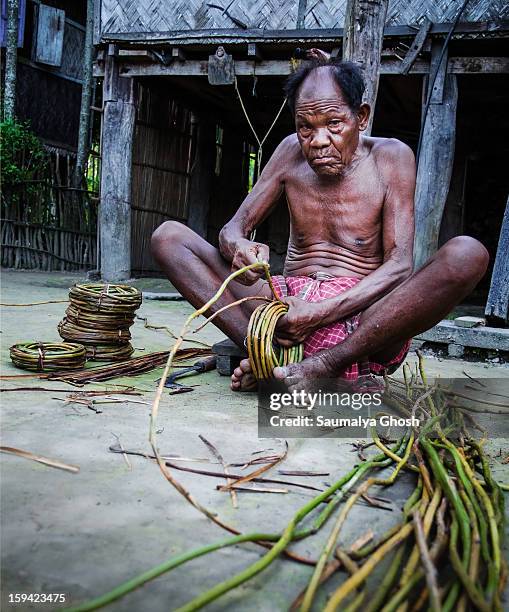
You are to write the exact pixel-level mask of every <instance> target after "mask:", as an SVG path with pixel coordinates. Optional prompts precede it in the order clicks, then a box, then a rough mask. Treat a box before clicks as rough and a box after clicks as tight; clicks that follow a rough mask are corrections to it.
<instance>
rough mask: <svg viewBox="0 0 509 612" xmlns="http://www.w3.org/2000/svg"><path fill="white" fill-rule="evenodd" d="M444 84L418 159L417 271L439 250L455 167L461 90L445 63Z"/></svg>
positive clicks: (430, 113) (431, 108)
mask: <svg viewBox="0 0 509 612" xmlns="http://www.w3.org/2000/svg"><path fill="white" fill-rule="evenodd" d="M435 56H436V54H435ZM442 80H443V83H444V86H443V96H442V97H441V98H440V99H441V100H442V101H441V102H439V101H437V102H435V101H432V102H431V104H430V105H429V108H428V112H427V116H426V118H425V119H424V128H423V134H422V142H421V148H420V155H419V159H418V168H417V184H416V193H415V240H414V265H415V268H416V269H419V268H420V267H421V266H423V265H424V264H425V263H426V262H427V261H428V259H429V258H430V257H431V256H432V255H433V254H434V253H435V252H436V250H437V248H438V237H439V233H440V224H441V222H442V216H443V212H444V207H445V202H446V200H447V194H448V192H449V185H450V181H451V175H452V168H453V163H454V148H455V140H456V107H457V102H458V86H457V83H456V76H454V75H451V74H450V75H447V76H446V75H445V62H443V63H442V64H441V74H439V75H438V76H437V79H436V82H439V83H440V82H442ZM437 99H438V95H437ZM425 105H426V102H424V106H425Z"/></svg>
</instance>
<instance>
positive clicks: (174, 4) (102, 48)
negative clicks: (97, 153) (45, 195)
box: [94, 0, 509, 320]
mask: <svg viewBox="0 0 509 612" xmlns="http://www.w3.org/2000/svg"><path fill="white" fill-rule="evenodd" d="M361 4H362V2H361ZM346 8H347V2H346V0H341V1H339V2H338V1H332V0H318V1H316V0H287V1H284V2H274V1H273V0H234V1H231V0H230V1H227V0H221V1H220V2H219V1H216V2H214V3H212V2H205V1H201V0H191V1H186V2H183V1H182V0H169V1H164V2H163V1H161V0H141V1H140V2H131V1H128V0H97V3H96V11H95V32H94V36H95V44H96V45H97V49H98V55H97V62H96V66H95V74H96V76H98V77H100V78H102V79H103V124H102V183H101V207H100V225H101V233H100V243H101V258H100V261H101V271H102V274H103V278H105V279H109V280H114V279H122V278H127V277H129V275H130V274H131V273H136V274H139V273H142V274H157V273H158V270H157V267H156V265H155V263H154V262H153V261H152V258H151V256H150V253H149V240H150V236H151V233H152V231H153V229H154V228H155V227H157V226H158V225H159V224H160V223H161V222H163V221H164V220H166V219H177V220H180V221H182V222H184V223H188V224H189V225H190V226H191V227H193V228H194V229H195V230H196V231H198V232H199V233H201V234H202V235H204V236H206V237H207V238H208V239H209V240H210V241H211V242H215V241H217V234H218V230H219V229H220V228H221V226H222V224H223V223H224V222H225V221H226V220H227V219H228V218H229V217H230V216H231V215H232V214H233V212H234V211H235V210H236V208H237V207H238V205H239V204H240V202H241V201H242V198H243V196H244V195H245V194H246V193H247V190H248V189H249V186H250V184H251V183H252V180H253V176H256V171H257V168H256V160H257V153H258V142H257V141H261V140H262V139H263V137H264V135H265V134H266V132H267V130H268V128H269V127H270V126H271V125H272V123H273V121H274V119H275V117H276V116H277V114H278V112H279V110H280V108H281V105H282V102H283V93H282V84H283V81H284V78H285V77H286V76H287V75H288V74H290V72H291V71H292V69H293V68H294V65H295V61H294V60H292V57H293V56H294V55H295V49H296V48H301V49H309V48H312V47H319V48H322V49H324V50H327V51H329V52H331V53H333V54H336V55H341V48H342V37H343V24H344V20H345V11H346ZM383 36H384V39H383V48H382V54H381V68H380V74H381V77H380V86H379V91H378V99H377V104H376V109H375V115H374V125H373V131H372V133H373V135H378V136H387V137H396V138H399V139H401V140H403V141H405V142H406V143H407V144H409V145H410V146H411V147H412V148H413V149H414V151H416V152H417V149H419V176H418V194H417V200H416V208H417V223H418V232H417V236H418V238H417V241H416V252H417V257H418V258H419V257H420V258H422V257H425V256H426V254H427V253H429V252H432V250H433V249H434V248H436V245H437V242H439V243H440V242H443V241H445V240H447V239H448V238H450V237H452V236H454V235H458V234H461V233H464V232H466V233H469V234H471V235H473V236H476V237H478V238H480V239H481V240H482V241H483V242H484V243H485V244H486V245H487V247H488V248H489V250H490V253H491V254H492V259H493V261H494V260H495V255H496V251H497V244H498V239H499V235H500V230H501V227H502V219H503V215H504V209H505V205H506V199H507V193H508V190H509V175H508V173H507V171H506V170H505V163H506V162H505V161H504V158H505V159H507V155H506V154H507V148H508V145H507V142H508V140H507V127H508V123H509V122H508V119H507V96H506V92H507V85H508V76H507V75H508V72H509V59H508V57H507V55H508V47H507V38H508V36H509V7H508V5H507V3H506V2H505V0H491V1H490V0H469V1H468V2H467V3H465V2H464V0H449V1H447V2H445V1H444V0H428V1H426V2H418V1H412V2H408V1H406V2H405V1H403V0H390V2H389V7H388V11H387V18H386V22H385V29H384V32H383ZM430 75H431V76H432V80H433V83H432V87H433V88H432V91H431V93H430V95H429V96H428V95H427V89H428V87H429V81H430ZM241 100H242V102H241ZM423 118H424V120H423ZM249 121H250V122H251V124H252V126H253V129H254V131H255V132H256V134H257V137H255V135H254V133H253V129H251V128H250V126H249ZM292 131H293V123H292V118H291V116H290V113H289V111H288V109H287V108H284V109H283V110H282V112H281V113H280V115H279V117H278V119H277V121H276V122H275V124H274V125H273V127H272V130H271V131H270V133H269V135H268V136H267V138H266V140H265V142H264V143H263V154H262V158H261V164H262V165H263V163H264V162H265V161H266V160H267V159H268V157H269V156H270V154H271V152H272V151H273V149H274V148H275V146H276V145H277V143H278V142H279V141H280V140H281V139H282V138H283V137H284V136H285V135H287V134H289V133H290V132H292ZM502 134H505V135H506V136H505V137H503V136H502ZM419 143H420V145H419ZM506 225H507V223H506ZM505 231H506V232H509V228H508V229H506V230H505ZM258 238H259V239H260V240H264V241H267V242H268V243H269V244H270V246H271V249H272V251H273V264H274V266H275V267H276V268H277V267H278V266H281V263H282V261H283V259H284V255H285V248H286V240H287V211H286V207H285V206H284V205H283V204H282V205H281V206H280V207H278V209H277V210H276V212H275V213H274V214H273V215H272V216H271V217H270V218H269V219H268V220H267V221H266V222H264V224H263V225H262V226H261V227H260V228H259V233H258ZM498 267H499V268H500V269H501V270H502V271H501V272H499V273H501V274H504V273H505V274H506V275H507V274H508V272H507V270H506V269H505V268H504V266H503V265H502V266H501V265H499V266H498ZM504 270H505V271H504ZM490 277H491V275H490ZM490 277H487V279H486V280H485V281H484V282H483V284H481V286H480V288H479V296H478V299H479V300H483V301H484V303H485V302H486V297H487V293H488V289H489V287H490ZM495 285H496V283H495ZM497 299H500V296H498V297H497ZM503 303H504V302H503V299H502V311H503V308H504V306H503ZM502 311H501V310H500V308H499V309H498V310H497V312H493V313H492V314H494V315H495V316H497V317H499V319H500V320H503V319H504V318H505V319H507V296H506V297H505V314H504V312H502Z"/></svg>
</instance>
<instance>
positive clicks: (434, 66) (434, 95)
mask: <svg viewBox="0 0 509 612" xmlns="http://www.w3.org/2000/svg"><path fill="white" fill-rule="evenodd" d="M442 47H443V43H442V41H440V40H436V41H433V43H432V45H431V63H430V71H429V72H430V78H432V75H433V74H435V72H436V78H435V81H434V83H433V90H432V92H431V104H442V102H443V99H444V85H445V79H446V75H447V59H448V50H447V49H446V50H445V53H444V55H443V57H442V61H441V62H440V65H438V60H439V59H440V55H441V54H442ZM426 95H429V94H428V93H427V94H426Z"/></svg>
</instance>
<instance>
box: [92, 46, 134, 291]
mask: <svg viewBox="0 0 509 612" xmlns="http://www.w3.org/2000/svg"><path fill="white" fill-rule="evenodd" d="M103 105H104V113H103V123H102V136H101V200H100V206H99V230H100V245H101V257H100V266H101V276H102V279H103V280H104V281H107V282H110V281H111V282H116V281H121V280H126V279H128V278H129V277H130V274H131V170H132V145H133V135H134V120H135V113H136V110H135V104H134V82H133V79H125V78H124V79H121V78H119V66H118V58H117V56H116V54H115V49H109V52H108V55H107V56H106V59H105V75H104V82H103Z"/></svg>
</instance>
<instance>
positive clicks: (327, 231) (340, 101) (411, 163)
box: [152, 61, 488, 390]
mask: <svg viewBox="0 0 509 612" xmlns="http://www.w3.org/2000/svg"><path fill="white" fill-rule="evenodd" d="M363 91H364V83H363V79H362V75H361V73H360V71H359V69H358V68H357V67H356V66H355V65H353V64H348V63H339V62H335V63H334V62H329V61H328V62H323V61H321V62H320V61H314V62H311V63H307V64H305V65H304V66H302V67H301V68H300V69H299V70H298V71H297V72H296V73H294V74H293V75H292V76H291V77H290V78H289V79H288V82H287V85H286V92H287V95H288V101H289V105H290V107H291V109H292V111H293V113H294V116H295V130H296V133H294V134H291V135H290V136H288V137H287V138H285V139H284V140H283V141H282V142H281V144H280V145H279V146H278V147H277V149H276V150H275V152H274V154H273V155H272V157H271V159H270V160H269V162H268V163H267V165H266V166H265V168H264V169H263V172H262V174H261V176H260V179H259V180H258V182H257V183H256V185H255V186H254V188H253V190H252V191H251V193H250V194H249V195H248V196H247V197H246V199H245V200H244V202H243V203H242V204H241V206H240V208H239V209H238V211H237V213H236V214H235V216H234V217H233V219H232V220H231V221H229V222H228V223H227V224H226V225H225V226H224V228H223V229H222V230H221V233H220V237H219V250H218V249H216V248H214V247H213V246H211V245H210V244H208V243H207V242H206V241H205V240H204V239H203V238H201V237H200V236H198V235H196V234H195V233H194V232H192V231H191V230H190V229H189V228H188V227H186V226H184V225H181V224H179V223H176V222H173V221H167V222H166V223H164V224H163V225H161V226H160V227H159V228H158V229H157V230H156V231H155V233H154V235H153V239H152V248H153V253H154V256H155V258H156V259H157V261H158V262H159V264H160V265H161V267H162V269H163V270H164V271H165V272H166V274H167V276H168V278H169V279H170V281H171V282H172V283H173V284H174V285H175V287H177V289H178V290H179V291H180V292H181V293H182V295H183V296H184V297H185V298H186V299H187V300H189V302H191V304H192V305H193V306H195V307H199V306H202V305H203V304H204V302H206V301H207V300H208V299H209V298H210V297H211V296H212V295H213V294H214V293H215V292H216V290H217V288H218V287H219V285H220V284H221V282H222V281H223V280H224V278H226V277H227V276H228V275H229V274H230V273H231V271H232V270H236V269H239V268H241V267H243V266H245V265H247V264H250V263H253V262H255V261H256V260H257V259H260V258H261V259H264V260H267V261H268V259H269V248H268V247H267V246H266V245H264V244H260V243H257V242H252V241H250V240H249V236H250V234H251V232H252V230H253V229H255V228H256V227H257V226H258V225H259V224H260V223H261V222H262V221H263V220H264V219H265V218H266V217H267V216H268V215H269V214H270V212H271V210H272V209H273V208H274V206H275V205H276V203H277V202H278V200H279V198H280V196H281V195H282V194H283V193H284V194H285V195H286V199H287V202H288V207H289V210H290V240H289V243H288V253H287V256H286V262H285V267H284V276H281V277H275V285H276V288H277V290H278V292H279V294H280V296H281V298H282V299H283V300H284V301H285V302H286V303H287V304H288V305H289V310H288V312H287V314H286V315H285V316H284V317H282V318H281V319H280V321H279V323H278V326H277V329H276V339H277V340H278V341H279V343H280V344H282V345H286V346H288V345H292V344H294V343H299V342H304V357H305V358H304V360H303V361H302V362H301V363H298V364H293V365H290V366H287V367H284V368H276V369H275V370H274V374H275V376H276V377H277V378H279V379H281V380H282V381H283V382H284V383H285V384H286V385H287V386H288V387H289V388H290V389H292V388H305V387H306V386H309V385H308V383H312V381H313V380H314V379H317V378H322V379H323V378H328V379H330V378H343V379H347V380H350V381H355V380H356V379H358V378H359V376H363V375H365V374H368V375H370V374H383V373H384V372H386V371H387V370H389V371H393V370H394V369H396V368H397V366H398V365H400V364H401V363H402V361H403V359H404V357H405V355H406V352H407V350H408V346H409V339H410V338H412V336H414V335H416V334H419V333H421V332H423V331H425V330H427V329H429V328H430V327H432V326H433V325H435V324H436V323H438V322H439V321H440V320H441V319H442V318H443V317H444V316H445V315H447V313H449V312H450V310H451V309H452V308H453V307H454V306H456V304H458V303H459V302H460V301H461V300H462V299H463V298H464V297H465V296H467V295H468V294H469V293H470V292H471V291H472V290H473V288H474V287H475V286H476V284H477V283H478V282H479V280H480V279H481V278H482V276H483V275H484V273H485V271H486V268H487V265H488V253H487V251H486V249H485V248H484V247H483V246H482V245H481V244H480V243H479V242H478V241H477V240H475V239H473V238H470V237H467V236H459V237H456V238H453V239H452V240H450V241H449V242H447V244H445V245H444V246H443V247H442V248H441V249H440V250H439V251H438V252H437V253H436V254H435V255H434V256H433V257H432V258H431V259H430V260H429V261H428V262H427V263H426V265H424V266H423V267H422V268H421V269H420V270H417V271H416V272H413V271H412V246H413V240H414V190H415V175H416V172H415V160H414V155H413V153H412V151H411V150H410V148H409V147H408V146H406V145H405V144H403V143H402V142H400V141H399V140H395V139H392V138H371V137H366V136H363V135H362V132H363V130H365V129H366V125H367V122H368V117H369V113H370V108H369V106H368V105H367V104H362V94H363ZM262 277H263V273H262V272H258V271H250V272H248V273H246V274H245V276H244V277H243V278H238V280H237V281H233V282H232V283H230V285H229V289H228V290H227V291H226V292H225V294H224V295H223V297H222V299H221V300H220V301H219V302H218V303H217V304H216V305H215V307H214V310H217V309H219V308H220V307H222V306H225V305H226V304H229V303H231V302H233V301H234V300H238V299H239V298H243V297H246V296H252V295H264V296H270V295H271V293H270V290H269V287H268V284H267V282H266V281H265V280H263V278H262ZM258 305H259V302H256V301H252V302H244V303H243V304H242V305H241V306H238V307H235V308H234V309H230V310H227V311H226V312H225V313H224V314H221V315H219V316H218V317H217V318H216V319H215V323H216V325H217V326H218V327H219V328H220V329H221V330H222V331H223V332H224V333H225V334H226V335H227V336H229V337H230V338H231V339H232V340H233V341H234V342H235V343H236V344H237V345H238V346H240V347H242V346H244V339H245V337H246V330H247V326H248V321H249V317H250V315H251V313H252V311H253V310H254V308H256V306H258ZM253 383H254V379H253V375H252V374H251V368H250V365H249V361H248V360H247V359H246V360H244V361H242V362H241V364H240V367H239V368H237V369H236V370H235V372H234V374H233V376H232V383H231V386H232V389H234V390H245V389H250V388H252V387H253Z"/></svg>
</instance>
